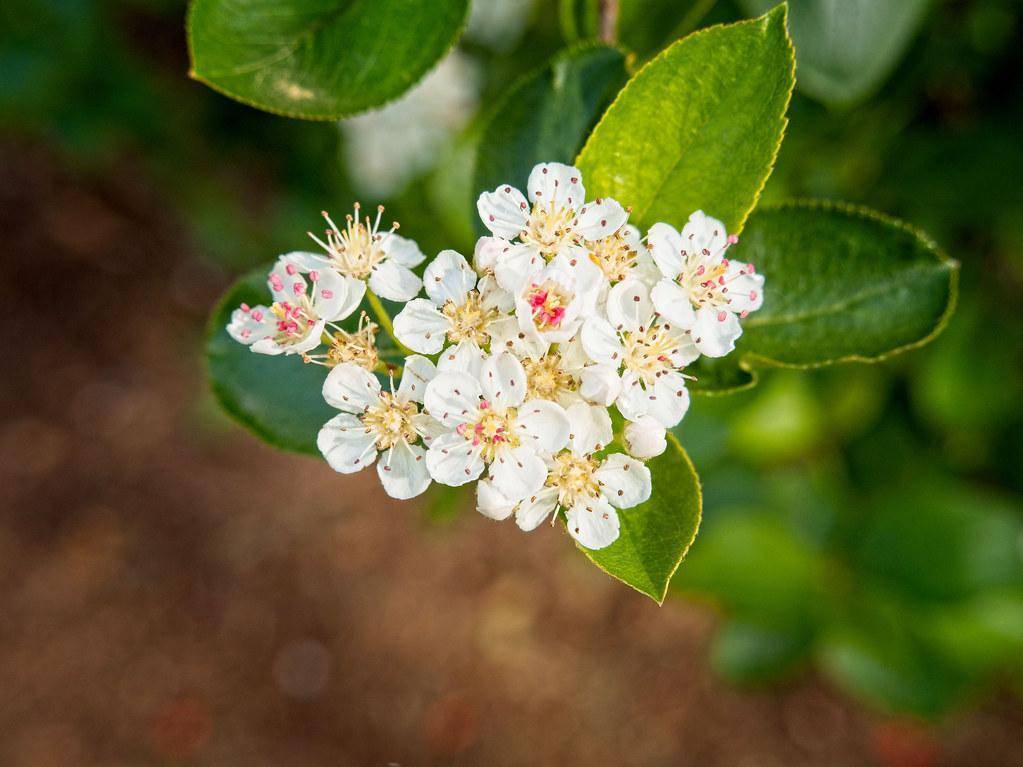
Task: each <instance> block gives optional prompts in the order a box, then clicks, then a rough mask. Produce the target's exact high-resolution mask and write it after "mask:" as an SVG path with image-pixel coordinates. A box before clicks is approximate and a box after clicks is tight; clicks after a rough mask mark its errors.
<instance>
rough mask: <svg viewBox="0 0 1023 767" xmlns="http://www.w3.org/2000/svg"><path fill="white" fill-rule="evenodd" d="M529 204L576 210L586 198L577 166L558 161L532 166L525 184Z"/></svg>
mask: <svg viewBox="0 0 1023 767" xmlns="http://www.w3.org/2000/svg"><path fill="white" fill-rule="evenodd" d="M526 189H527V191H528V194H529V203H530V205H535V204H537V203H539V204H541V205H544V206H549V205H550V204H551V203H554V204H555V205H556V206H558V207H564V208H571V209H573V210H578V209H579V207H580V206H582V204H583V202H584V201H585V199H586V189H585V188H584V187H583V184H582V174H581V173H580V172H579V170H578V168H573V167H572V166H571V165H562V164H561V163H560V162H547V163H541V164H539V165H536V166H534V167H533V170H532V171H531V172H530V174H529V182H528V183H527V185H526Z"/></svg>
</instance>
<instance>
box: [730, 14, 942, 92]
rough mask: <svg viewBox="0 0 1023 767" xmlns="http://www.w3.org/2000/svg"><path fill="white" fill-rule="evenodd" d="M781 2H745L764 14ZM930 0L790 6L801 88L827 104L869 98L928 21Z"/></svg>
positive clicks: (790, 23) (790, 27)
mask: <svg viewBox="0 0 1023 767" xmlns="http://www.w3.org/2000/svg"><path fill="white" fill-rule="evenodd" d="M776 2H777V0H742V5H743V6H744V7H745V9H746V11H747V13H749V14H750V15H756V14H759V13H763V12H764V11H766V10H767V9H768V8H770V7H771V6H772V5H774V4H775V3H776ZM929 4H930V0H898V2H892V0H789V30H790V31H791V33H792V39H793V41H794V42H795V45H796V59H797V61H798V66H799V70H798V82H799V88H800V90H802V91H803V92H805V93H806V94H807V95H809V96H812V97H814V98H815V99H818V100H820V101H823V102H824V103H826V104H832V105H836V106H837V105H849V104H852V103H854V102H856V101H860V100H861V99H863V98H864V97H866V96H868V95H870V93H871V92H872V91H873V90H875V89H876V88H877V87H878V86H879V85H880V84H881V83H882V82H883V81H884V80H885V78H887V77H888V75H889V74H890V73H891V71H892V69H893V68H894V67H895V65H896V64H897V63H898V61H899V59H900V58H901V57H902V54H903V52H905V50H906V48H907V47H908V45H909V42H910V41H911V40H912V39H913V35H914V34H915V33H916V31H917V29H919V27H920V22H921V21H923V18H924V15H925V12H926V11H927V7H928V5H929Z"/></svg>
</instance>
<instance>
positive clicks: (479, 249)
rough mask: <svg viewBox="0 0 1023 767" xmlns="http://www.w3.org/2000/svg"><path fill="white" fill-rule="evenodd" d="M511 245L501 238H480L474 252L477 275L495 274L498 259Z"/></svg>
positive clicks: (474, 266)
mask: <svg viewBox="0 0 1023 767" xmlns="http://www.w3.org/2000/svg"><path fill="white" fill-rule="evenodd" d="M509 244H510V243H509V242H508V241H507V240H505V239H503V238H501V237H480V238H479V239H478V240H476V247H475V248H473V251H472V267H473V269H475V270H476V273H477V274H480V275H483V274H487V273H491V274H492V273H493V271H494V267H495V266H496V265H497V259H498V257H499V256H500V255H501V253H503V252H504V249H505V248H507V247H508V245H509Z"/></svg>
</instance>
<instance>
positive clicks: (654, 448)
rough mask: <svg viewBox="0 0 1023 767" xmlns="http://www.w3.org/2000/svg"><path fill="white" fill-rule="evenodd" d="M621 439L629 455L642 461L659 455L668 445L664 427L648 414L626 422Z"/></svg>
mask: <svg viewBox="0 0 1023 767" xmlns="http://www.w3.org/2000/svg"><path fill="white" fill-rule="evenodd" d="M622 440H623V441H624V443H625V449H626V450H628V451H629V455H631V456H633V457H634V458H639V459H641V460H644V461H645V460H648V459H650V458H654V457H655V456H658V455H660V454H661V453H663V452H664V451H665V450H666V449H667V447H668V440H667V438H666V430H665V428H664V427H663V426H662V425H661V424H660V422H659V421H658V420H657V419H656V418H654V417H653V416H649V415H644V416H641V417H640V418H638V419H637V420H635V421H629V422H628V423H626V424H625V429H624V431H623V432H622Z"/></svg>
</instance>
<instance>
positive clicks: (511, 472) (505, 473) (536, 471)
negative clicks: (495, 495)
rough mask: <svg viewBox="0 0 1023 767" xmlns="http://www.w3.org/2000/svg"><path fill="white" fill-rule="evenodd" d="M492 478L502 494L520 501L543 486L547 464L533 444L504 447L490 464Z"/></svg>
mask: <svg viewBox="0 0 1023 767" xmlns="http://www.w3.org/2000/svg"><path fill="white" fill-rule="evenodd" d="M490 479H491V480H493V482H494V487H495V488H496V489H497V490H498V491H499V492H500V493H501V495H503V496H505V497H506V498H514V499H515V500H516V501H519V500H522V499H523V498H525V497H526V496H529V495H532V494H533V493H535V492H537V491H538V490H539V489H540V488H541V487H543V483H544V481H545V480H546V479H547V465H546V464H545V463H544V462H543V461H542V460H541V459H540V456H538V455H537V454H536V450H535V449H534V448H533V447H532V446H531V445H520V446H519V447H514V448H504V449H503V450H498V451H497V455H496V456H495V457H494V461H493V463H491V464H490Z"/></svg>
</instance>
